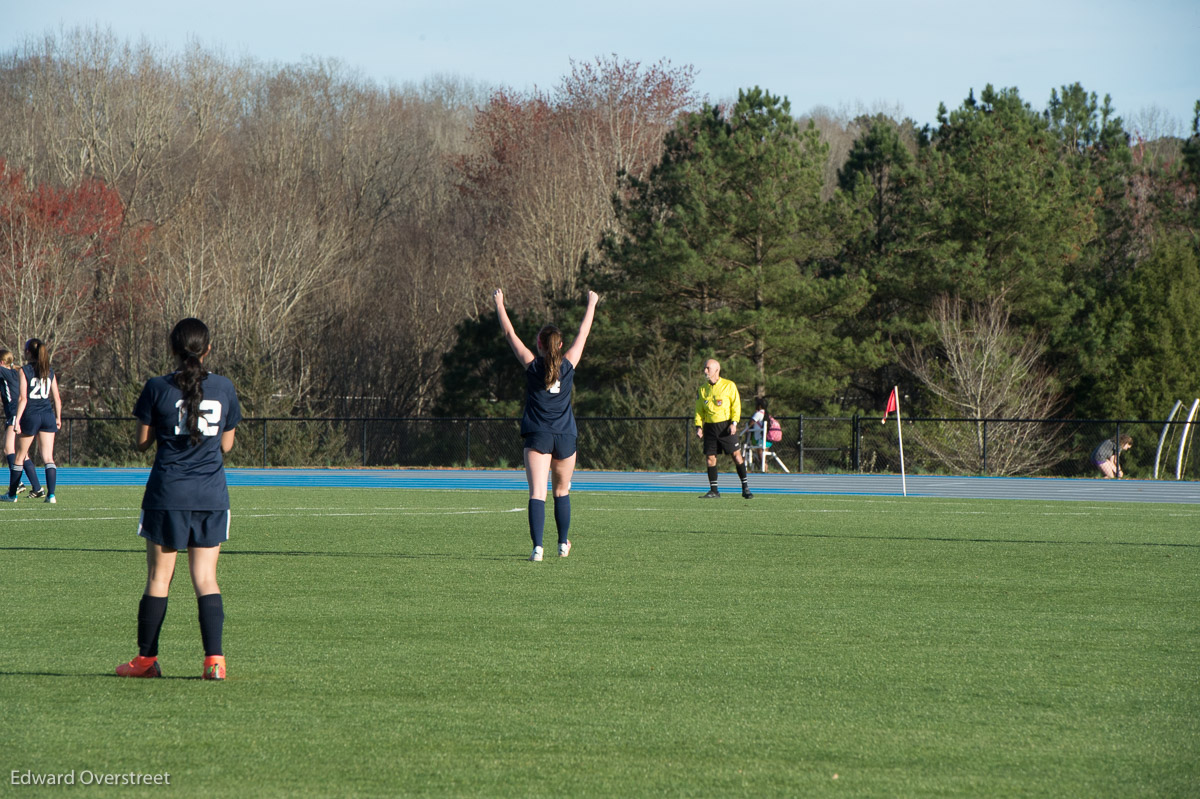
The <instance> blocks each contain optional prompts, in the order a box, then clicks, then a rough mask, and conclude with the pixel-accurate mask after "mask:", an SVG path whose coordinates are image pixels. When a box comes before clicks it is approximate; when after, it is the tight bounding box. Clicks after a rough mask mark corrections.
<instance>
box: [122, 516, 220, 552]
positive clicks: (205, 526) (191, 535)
mask: <svg viewBox="0 0 1200 799" xmlns="http://www.w3.org/2000/svg"><path fill="white" fill-rule="evenodd" d="M138 535H140V536H141V537H142V538H145V539H146V540H147V541H153V542H154V543H156V544H158V545H160V546H161V547H162V548H163V549H187V548H188V547H216V546H220V545H221V544H223V543H225V542H226V541H228V540H229V511H227V510H143V511H142V516H141V518H140V519H138Z"/></svg>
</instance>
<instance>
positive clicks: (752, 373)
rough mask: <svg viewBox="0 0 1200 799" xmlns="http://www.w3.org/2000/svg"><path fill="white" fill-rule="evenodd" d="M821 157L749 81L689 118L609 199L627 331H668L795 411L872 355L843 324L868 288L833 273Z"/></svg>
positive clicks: (817, 145) (831, 220)
mask: <svg viewBox="0 0 1200 799" xmlns="http://www.w3.org/2000/svg"><path fill="white" fill-rule="evenodd" d="M825 156H826V146H825V145H824V144H822V143H821V141H820V138H819V136H818V134H817V131H816V129H815V128H814V127H813V126H812V125H811V124H810V125H809V126H808V127H807V128H805V129H801V128H800V126H799V125H798V124H797V123H796V121H795V120H794V119H793V118H792V116H791V114H790V105H789V103H788V101H787V100H786V99H782V98H780V97H777V96H774V95H771V94H770V93H769V92H766V91H764V90H762V89H759V88H757V87H756V88H754V89H751V90H745V91H741V92H739V95H738V101H737V103H736V104H735V105H734V106H733V107H732V108H730V109H727V110H726V109H722V108H718V107H714V106H710V105H706V106H705V107H704V108H703V109H702V110H701V111H700V112H698V113H695V114H689V115H687V116H685V117H684V118H683V119H682V120H681V121H680V123H679V125H678V126H677V128H676V129H675V130H674V131H673V132H672V133H671V134H670V135H669V136H668V137H667V140H666V151H665V154H664V156H663V159H662V161H661V162H660V163H659V165H658V166H657V167H656V168H655V169H654V170H652V172H651V173H650V175H649V176H648V177H647V178H646V180H645V181H635V180H632V179H629V180H627V181H626V182H625V184H624V193H623V195H622V196H620V197H619V198H618V200H617V203H616V207H617V216H618V220H619V222H620V224H621V229H622V234H621V235H620V236H617V237H613V238H612V239H610V240H609V242H608V244H607V247H606V255H607V259H606V264H605V267H606V269H607V270H608V273H609V278H610V280H611V285H612V287H613V289H614V290H616V291H617V292H618V293H619V295H620V300H619V301H615V302H613V303H612V304H610V313H612V314H613V315H614V316H623V317H624V318H625V319H626V321H627V322H628V323H629V324H628V326H627V327H626V328H624V330H625V332H626V334H627V335H630V336H637V335H638V331H639V330H652V329H654V328H655V327H662V326H665V327H667V328H669V329H670V331H671V334H672V336H673V337H674V338H675V340H676V342H677V343H678V347H679V351H680V352H682V351H684V350H686V349H688V348H690V347H694V348H695V349H696V350H697V351H698V352H699V353H700V354H701V355H711V356H713V357H716V358H718V359H721V360H722V361H725V362H726V368H725V370H724V371H723V374H725V375H726V376H730V377H733V378H735V379H739V380H741V381H744V382H749V381H753V385H754V393H755V394H758V395H762V394H764V393H765V392H766V391H767V390H768V389H769V390H770V391H771V393H772V394H774V395H776V396H783V397H786V398H787V400H788V401H790V402H791V403H793V404H794V405H795V406H797V407H799V406H801V405H808V406H811V405H812V404H813V403H814V402H820V401H826V400H828V399H830V398H831V397H832V396H833V395H834V394H835V393H836V391H837V389H838V387H839V386H840V385H842V384H844V383H845V380H846V376H847V375H848V374H849V373H850V372H851V371H852V370H853V369H854V368H855V367H857V366H859V365H860V364H861V362H862V361H863V360H864V359H865V358H866V357H868V353H865V352H864V348H862V347H860V346H858V345H857V344H855V343H854V342H853V341H851V340H849V339H848V338H846V337H844V335H842V331H840V329H839V326H840V325H842V324H843V323H844V322H845V321H846V320H847V319H848V318H850V317H851V316H852V315H853V314H854V313H856V312H857V311H858V310H859V309H860V308H861V307H862V305H863V303H864V302H865V300H866V298H867V288H868V287H867V283H866V281H865V280H864V279H863V278H860V277H850V276H845V275H841V274H838V273H837V271H836V270H834V269H831V268H830V265H831V262H832V260H831V257H832V256H833V255H834V254H835V253H836V252H837V249H838V246H837V243H836V240H835V239H836V237H835V235H834V230H833V226H834V224H835V223H836V218H835V217H834V215H833V214H832V213H831V207H830V205H829V204H828V203H823V202H822V200H821V196H820V193H821V171H822V166H823V163H824V159H825ZM637 349H641V348H637ZM744 382H743V385H744Z"/></svg>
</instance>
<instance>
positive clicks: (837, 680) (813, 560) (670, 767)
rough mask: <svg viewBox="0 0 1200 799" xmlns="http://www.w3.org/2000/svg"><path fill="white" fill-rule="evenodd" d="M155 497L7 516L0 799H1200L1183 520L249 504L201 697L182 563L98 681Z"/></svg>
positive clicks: (1032, 511)
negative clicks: (217, 656)
mask: <svg viewBox="0 0 1200 799" xmlns="http://www.w3.org/2000/svg"><path fill="white" fill-rule="evenodd" d="M140 495H141V492H140V490H138V489H119V488H73V487H68V488H66V489H65V490H63V491H62V492H61V493H60V495H59V504H58V505H57V506H54V507H50V506H47V505H44V504H42V503H38V502H29V501H24V502H20V503H18V504H17V505H15V506H6V507H0V564H2V568H0V581H2V583H0V584H2V585H3V591H2V593H0V596H3V601H4V610H3V614H2V615H0V619H2V624H3V628H2V632H3V646H2V648H0V652H2V662H0V708H2V710H0V786H2V787H0V794H3V795H5V796H39V795H63V794H64V792H68V793H69V795H71V796H91V795H105V796H118V795H119V796H163V795H168V794H166V793H164V791H168V790H169V791H170V794H169V795H174V796H203V797H244V796H280V797H284V796H338V797H342V796H401V795H417V796H419V795H429V796H446V795H450V796H454V795H461V796H572V797H575V796H597V797H609V796H657V795H666V796H705V797H707V796H755V797H759V796H847V797H849V796H854V797H866V796H871V797H882V796H888V797H902V796H913V797H933V796H1048V797H1066V796H1080V797H1083V796H1086V797H1102V796H1112V797H1133V796H1196V795H1197V794H1198V793H1200V764H1198V759H1200V755H1198V753H1200V688H1198V677H1200V601H1198V600H1200V537H1198V536H1197V531H1198V530H1200V507H1197V506H1166V505H1133V504H1084V503H1044V502H1029V501H1006V502H983V501H954V500H932V499H916V498H910V499H902V498H895V499H872V498H858V497H814V496H799V497H796V496H769V495H760V496H759V497H757V498H756V499H755V500H754V501H753V502H744V501H742V500H741V499H739V498H738V497H737V496H736V495H731V496H729V497H725V498H722V499H721V500H720V501H719V502H703V503H702V502H699V501H698V500H697V499H696V498H695V496H693V495H691V494H684V495H677V494H631V493H579V494H576V495H575V496H574V497H573V507H574V525H573V532H572V536H571V537H572V540H573V542H574V544H575V549H574V551H573V553H572V555H571V557H570V558H569V559H566V560H560V559H559V558H557V557H555V556H554V554H553V553H554V551H555V549H554V547H553V543H554V532H553V530H554V525H553V521H552V519H548V524H547V527H548V534H547V542H548V544H549V545H548V546H547V557H546V561H545V562H543V563H540V564H535V563H529V562H527V561H526V559H525V558H526V557H527V556H528V552H529V546H528V537H527V532H526V520H525V497H524V495H523V494H520V493H509V492H450V491H427V492H413V491H398V490H384V489H371V490H344V489H343V490H313V489H309V490H296V489H280V488H273V489H251V488H243V489H234V491H233V502H234V514H235V515H234V527H233V533H232V538H231V541H230V542H229V543H228V544H227V545H226V546H225V549H224V551H223V553H222V556H221V563H220V569H219V579H220V582H221V586H222V591H223V594H224V598H225V610H226V625H225V650H226V655H227V657H228V659H229V679H228V680H227V681H225V682H224V683H206V682H202V681H200V680H199V679H197V677H198V676H199V673H200V664H201V660H202V653H201V650H200V643H199V632H198V629H197V625H196V605H195V602H194V600H193V598H192V593H191V587H190V584H189V583H188V578H187V573H186V567H185V566H184V564H183V561H182V560H181V562H180V568H179V574H178V580H177V581H176V583H175V585H174V587H173V593H172V598H171V604H170V608H169V610H168V614H167V620H166V624H165V626H164V629H163V632H162V645H161V652H160V661H161V663H162V665H163V669H164V672H165V674H166V676H167V679H163V680H122V679H117V678H115V677H113V676H111V675H112V669H113V667H114V666H116V665H117V663H119V662H123V661H125V660H128V659H129V658H130V657H131V656H132V655H133V654H134V653H135V638H136V635H135V632H136V631H135V616H136V608H137V602H138V598H139V596H140V595H141V592H142V586H143V582H144V555H143V546H142V542H141V540H140V539H138V538H136V537H135V535H134V528H135V523H136V517H137V511H136V508H137V505H138V502H139V501H140ZM548 516H552V514H548ZM71 770H74V771H75V772H76V779H77V780H80V779H81V778H82V772H83V771H84V770H88V771H90V772H93V773H100V774H122V773H129V772H139V773H161V772H168V773H169V774H170V779H171V788H169V789H167V788H163V787H154V786H150V787H145V788H140V789H139V788H131V787H128V786H124V787H104V788H95V787H92V788H86V787H83V786H81V785H78V784H77V785H76V786H75V787H74V788H71V789H69V791H68V789H66V788H64V787H58V788H41V789H38V788H31V787H24V786H20V785H15V786H14V785H12V772H14V771H16V772H17V773H18V774H17V776H18V777H20V776H21V775H23V774H24V773H25V772H27V771H28V772H31V773H34V774H45V773H52V774H58V773H64V772H70V771H71ZM835 775H836V777H835Z"/></svg>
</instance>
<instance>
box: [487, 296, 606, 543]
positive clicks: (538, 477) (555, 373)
mask: <svg viewBox="0 0 1200 799" xmlns="http://www.w3.org/2000/svg"><path fill="white" fill-rule="evenodd" d="M493 297H494V299H495V300H496V314H497V315H498V316H499V317H500V329H501V330H502V331H503V332H504V337H505V339H507V340H508V345H509V346H510V347H512V351H513V354H514V355H516V356H517V361H518V362H519V363H520V364H521V366H522V368H524V369H525V411H524V413H523V414H522V416H521V437H522V438H523V439H524V440H525V447H524V459H525V477H526V479H527V480H528V481H529V537H530V538H532V539H533V554H532V555H530V556H529V559H530V560H532V561H540V560H541V559H542V533H543V531H544V529H545V526H546V481H547V478H549V480H550V481H551V483H552V485H553V490H554V523H555V525H557V527H558V555H559V557H562V558H565V557H567V556H568V555H569V554H570V553H571V541H570V539H568V538H567V532H568V530H569V529H570V526H571V477H572V475H574V473H575V456H576V454H577V453H576V448H575V442H576V439H577V437H578V435H579V433H578V430H577V429H576V427H575V414H574V412H573V411H572V410H571V395H572V393H573V389H574V385H575V369H576V367H578V366H579V359H580V358H582V357H583V347H584V345H585V344H586V343H587V337H588V332H589V331H591V329H592V319H593V318H594V317H595V315H596V304H597V303H598V302H599V301H600V295H599V294H597V293H596V292H594V291H589V292H588V296H587V310H586V311H584V314H583V321H582V322H580V323H579V332H578V333H577V334H576V336H575V341H574V342H572V343H571V346H570V347H569V348H568V349H567V351H566V352H563V348H562V347H563V338H562V332H561V331H559V329H558V328H557V327H555V326H554V325H546V326H545V327H543V328H542V329H541V330H540V331H538V335H537V356H536V357H535V356H534V354H533V353H532V352H530V350H529V348H528V347H526V346H525V344H524V343H523V342H522V341H521V339H520V338H519V337H518V336H517V333H516V331H515V330H514V329H513V325H512V322H511V321H509V318H508V312H507V311H506V310H505V309H504V292H503V291H501V290H500V289H496V292H495V294H494V295H493Z"/></svg>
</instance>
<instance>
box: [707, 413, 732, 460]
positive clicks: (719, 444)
mask: <svg viewBox="0 0 1200 799" xmlns="http://www.w3.org/2000/svg"><path fill="white" fill-rule="evenodd" d="M732 424H733V422H731V421H725V422H705V424H704V427H703V430H704V454H705V455H716V454H717V453H718V452H724V453H725V454H726V455H732V454H733V453H734V452H736V451H737V448H738V440H737V436H736V435H735V434H733V433H731V432H729V428H730V426H731V425H732Z"/></svg>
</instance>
